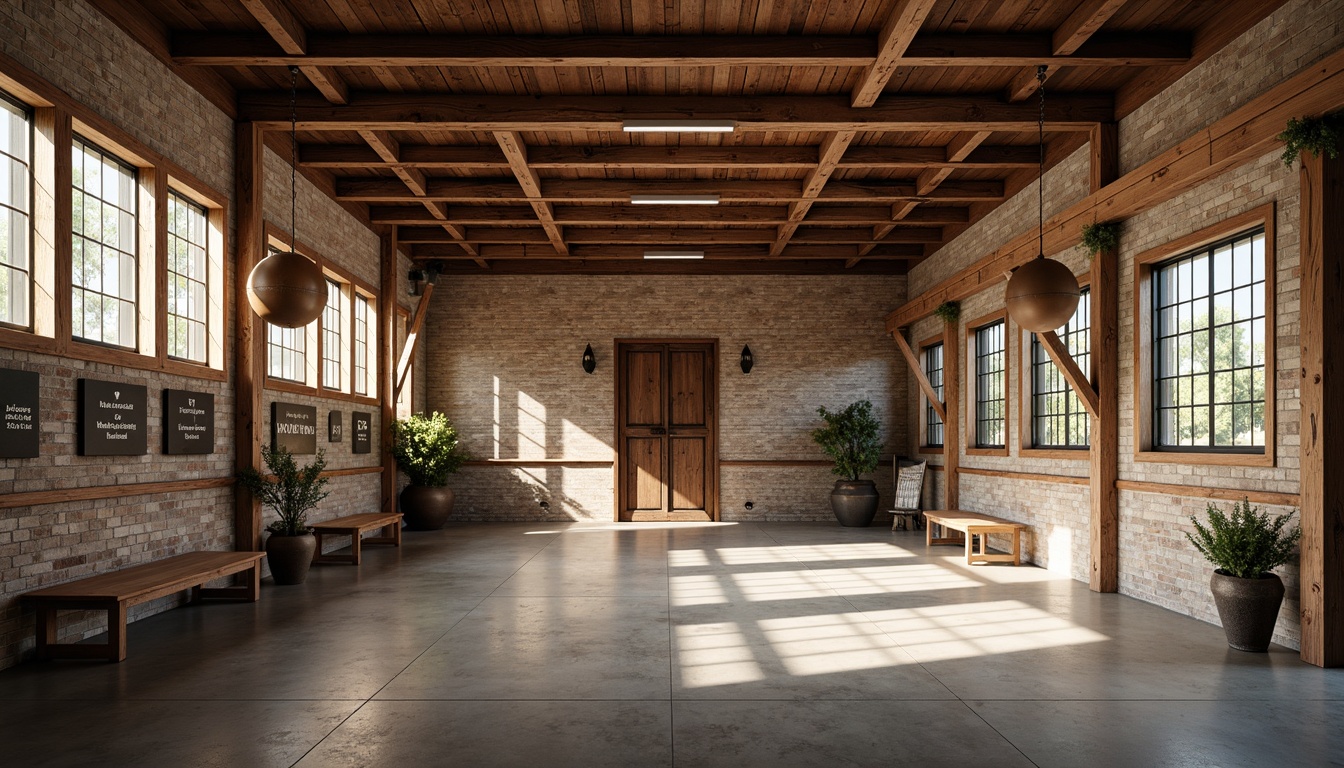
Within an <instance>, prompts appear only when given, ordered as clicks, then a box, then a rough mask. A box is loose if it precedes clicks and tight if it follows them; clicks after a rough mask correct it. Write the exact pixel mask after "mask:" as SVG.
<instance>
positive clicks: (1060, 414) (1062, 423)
mask: <svg viewBox="0 0 1344 768" xmlns="http://www.w3.org/2000/svg"><path fill="white" fill-rule="evenodd" d="M1091 298H1092V297H1091V294H1090V293H1089V292H1088V290H1087V289H1086V288H1084V289H1083V291H1082V295H1081V297H1080V298H1079V299H1078V309H1076V310H1074V313H1073V317H1071V318H1069V321H1068V322H1067V323H1065V324H1064V326H1063V327H1062V328H1060V329H1059V330H1058V331H1056V333H1057V334H1058V335H1059V339H1060V341H1062V342H1064V346H1065V348H1067V349H1068V350H1069V354H1070V355H1072V356H1073V360H1074V362H1076V363H1078V368H1079V369H1081V370H1082V371H1083V372H1084V373H1087V372H1088V370H1089V369H1090V367H1091V354H1092V353H1091V348H1092V347H1091V341H1090V338H1089V337H1090V331H1091V328H1092V301H1091ZM1088 429H1089V424H1088V416H1087V411H1086V410H1084V409H1083V401H1082V400H1079V399H1078V393H1076V392H1074V391H1073V387H1070V386H1069V383H1068V382H1067V381H1065V380H1064V375H1063V374H1062V373H1060V372H1059V367H1058V366H1056V365H1055V362H1054V361H1053V360H1051V359H1050V355H1049V354H1047V353H1046V351H1045V346H1044V345H1043V344H1041V340H1040V339H1039V338H1038V337H1037V336H1036V334H1034V333H1033V334H1031V445H1032V447H1035V448H1064V449H1078V448H1086V447H1087V445H1088Z"/></svg>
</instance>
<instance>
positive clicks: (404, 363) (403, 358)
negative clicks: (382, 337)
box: [392, 281, 434, 403]
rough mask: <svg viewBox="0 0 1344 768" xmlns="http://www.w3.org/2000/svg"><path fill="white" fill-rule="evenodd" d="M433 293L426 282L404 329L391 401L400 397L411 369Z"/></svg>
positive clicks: (430, 283) (432, 287)
mask: <svg viewBox="0 0 1344 768" xmlns="http://www.w3.org/2000/svg"><path fill="white" fill-rule="evenodd" d="M433 295H434V282H433V281H429V282H426V283H425V285H424V287H423V288H422V289H421V292H420V303H419V304H417V305H416V307H415V317H414V318H413V319H412V320H411V326H410V328H408V329H407V330H406V342H405V346H403V347H402V348H401V355H400V356H399V357H398V358H397V372H396V379H395V380H394V382H393V394H392V402H394V403H395V402H396V401H397V398H399V397H401V389H402V387H403V386H405V384H406V374H407V373H409V372H410V370H411V360H413V359H415V348H416V346H417V345H419V343H420V329H421V328H422V327H424V325H425V317H426V316H428V313H429V297H430V296H433Z"/></svg>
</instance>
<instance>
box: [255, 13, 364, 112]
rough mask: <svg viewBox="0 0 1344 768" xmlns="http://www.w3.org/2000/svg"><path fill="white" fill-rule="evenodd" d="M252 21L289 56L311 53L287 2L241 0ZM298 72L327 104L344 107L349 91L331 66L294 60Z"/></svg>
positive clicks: (273, 44) (305, 35)
mask: <svg viewBox="0 0 1344 768" xmlns="http://www.w3.org/2000/svg"><path fill="white" fill-rule="evenodd" d="M240 2H241V3H242V5H243V7H244V8H246V9H247V12H248V13H250V14H252V18H254V19H256V20H257V23H258V24H260V25H261V26H262V29H265V30H266V33H267V35H268V37H266V38H260V39H265V40H267V42H268V43H269V44H271V45H272V46H273V47H278V48H279V49H280V50H281V51H283V52H284V53H285V54H286V55H287V56H298V57H302V56H303V55H304V54H305V53H306V52H307V50H308V33H307V31H305V30H304V28H303V25H302V24H300V23H299V20H298V19H297V18H295V16H294V12H293V11H291V10H290V8H289V6H288V5H287V4H286V3H285V0H240ZM294 64H295V65H296V66H298V68H299V71H300V72H302V73H303V76H304V77H306V78H308V82H310V83H312V84H313V87H314V88H316V89H317V90H318V91H319V92H321V94H322V95H323V96H324V97H325V98H326V100H327V101H329V102H331V103H332V104H344V103H345V102H346V100H347V99H348V98H349V89H348V88H347V87H346V85H345V81H344V80H342V79H341V76H340V75H339V74H337V73H336V71H335V70H334V69H332V68H331V65H330V64H321V63H317V62H302V61H295V62H294Z"/></svg>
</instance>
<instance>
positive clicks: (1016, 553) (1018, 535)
mask: <svg viewBox="0 0 1344 768" xmlns="http://www.w3.org/2000/svg"><path fill="white" fill-rule="evenodd" d="M1021 564H1022V530H1021V529H1020V528H1014V529H1013V565H1021Z"/></svg>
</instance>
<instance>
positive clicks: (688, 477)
mask: <svg viewBox="0 0 1344 768" xmlns="http://www.w3.org/2000/svg"><path fill="white" fill-rule="evenodd" d="M670 441H671V443H672V451H671V456H670V461H669V463H670V464H671V466H670V467H669V470H670V471H669V472H668V477H669V483H670V484H671V486H672V498H671V507H672V510H673V511H686V510H702V509H704V508H705V499H706V497H707V496H708V494H706V493H705V458H706V456H705V454H706V451H705V439H704V438H702V437H673V438H671V439H670Z"/></svg>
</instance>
